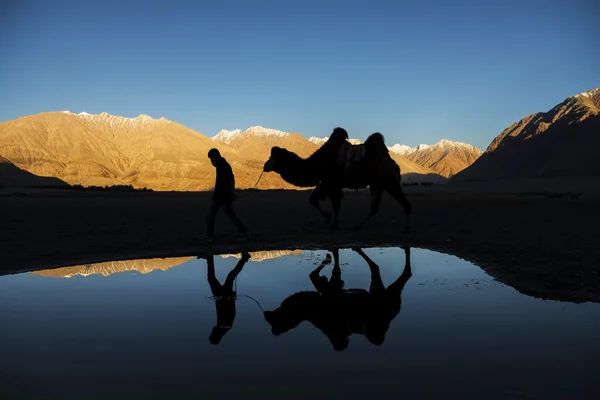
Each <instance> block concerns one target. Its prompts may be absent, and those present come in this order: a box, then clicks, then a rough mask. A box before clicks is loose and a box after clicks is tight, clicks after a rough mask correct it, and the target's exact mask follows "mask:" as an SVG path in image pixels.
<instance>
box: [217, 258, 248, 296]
mask: <svg viewBox="0 0 600 400" xmlns="http://www.w3.org/2000/svg"><path fill="white" fill-rule="evenodd" d="M249 259H250V254H248V253H242V258H241V259H240V261H238V262H237V264H236V266H235V268H234V269H232V270H231V272H230V273H229V274H227V278H226V279H225V283H224V284H223V289H225V290H226V291H227V292H229V293H232V292H233V282H234V281H235V278H237V276H238V275H239V273H240V272H242V268H244V265H246V262H248V260H249Z"/></svg>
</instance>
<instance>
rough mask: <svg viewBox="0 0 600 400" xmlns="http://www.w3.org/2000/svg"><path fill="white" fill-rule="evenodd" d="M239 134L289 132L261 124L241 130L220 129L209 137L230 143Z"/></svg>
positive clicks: (284, 134)
mask: <svg viewBox="0 0 600 400" xmlns="http://www.w3.org/2000/svg"><path fill="white" fill-rule="evenodd" d="M241 135H253V136H277V137H286V136H288V135H289V133H287V132H283V131H278V130H277V129H270V128H264V127H262V126H251V127H250V128H248V129H246V130H245V131H242V130H241V129H234V130H232V131H228V130H226V129H221V130H220V131H219V133H217V134H216V135H215V136H213V137H212V138H211V139H212V140H215V141H218V142H223V143H226V144H230V143H231V142H233V141H234V140H235V139H236V138H237V137H239V136H241Z"/></svg>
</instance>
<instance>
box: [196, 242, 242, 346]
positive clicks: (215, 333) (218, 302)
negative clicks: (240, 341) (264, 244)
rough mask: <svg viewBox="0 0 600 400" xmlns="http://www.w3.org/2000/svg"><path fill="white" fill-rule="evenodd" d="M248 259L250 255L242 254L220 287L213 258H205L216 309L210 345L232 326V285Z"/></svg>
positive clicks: (233, 297) (217, 341)
mask: <svg viewBox="0 0 600 400" xmlns="http://www.w3.org/2000/svg"><path fill="white" fill-rule="evenodd" d="M249 259H250V254H248V253H242V258H241V259H240V261H238V263H237V265H236V266H235V268H234V269H232V270H231V272H229V274H228V275H227V278H226V279H225V283H224V284H223V285H221V283H219V281H218V280H217V277H216V275H215V261H214V257H213V256H212V255H211V256H207V257H206V263H207V267H208V270H207V278H208V284H209V285H210V291H211V292H212V295H213V297H214V300H215V306H216V309H217V324H216V325H215V326H214V328H213V329H212V332H211V334H210V336H209V337H208V340H209V341H210V342H211V343H212V344H219V342H220V341H221V339H222V338H223V336H225V334H226V333H227V332H229V330H230V329H231V327H232V326H233V320H234V319H235V300H236V298H235V296H236V292H235V291H234V290H233V283H234V281H235V278H236V277H237V276H238V274H239V273H240V272H242V268H244V265H245V264H246V262H247V261H248V260H249Z"/></svg>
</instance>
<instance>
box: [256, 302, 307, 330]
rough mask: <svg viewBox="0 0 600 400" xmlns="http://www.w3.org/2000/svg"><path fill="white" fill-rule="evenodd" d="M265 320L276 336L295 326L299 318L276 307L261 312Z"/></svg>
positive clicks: (298, 322)
mask: <svg viewBox="0 0 600 400" xmlns="http://www.w3.org/2000/svg"><path fill="white" fill-rule="evenodd" d="M263 315H264V317H265V320H266V321H267V322H268V323H269V324H270V325H271V332H272V333H273V335H275V336H278V335H281V334H282V333H285V332H287V331H289V330H290V329H293V328H295V327H297V326H298V325H299V324H300V322H301V320H300V319H298V318H295V317H294V316H293V315H290V314H289V313H288V312H286V310H284V309H281V308H278V309H276V310H274V311H265V312H264V313H263Z"/></svg>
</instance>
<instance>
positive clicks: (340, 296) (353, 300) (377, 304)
mask: <svg viewBox="0 0 600 400" xmlns="http://www.w3.org/2000/svg"><path fill="white" fill-rule="evenodd" d="M353 250H354V251H356V252H357V253H358V254H360V255H361V256H362V258H363V259H364V260H365V261H366V262H367V264H368V265H369V268H370V270H371V286H370V288H369V291H366V290H364V289H347V290H344V289H343V288H342V286H343V281H341V278H338V277H336V278H334V277H333V276H332V280H330V281H328V282H327V280H326V279H323V277H320V276H319V271H321V270H322V269H323V267H324V266H325V265H326V264H328V263H330V262H331V257H329V255H328V257H327V258H326V259H325V260H324V261H323V262H322V263H321V265H319V267H317V268H316V269H315V270H314V271H313V272H312V273H311V274H310V278H311V280H312V282H313V284H314V286H315V288H316V289H317V292H308V291H304V292H298V293H295V294H293V295H291V296H289V297H288V298H287V299H285V300H284V301H283V302H282V303H281V306H279V307H278V308H277V309H276V310H274V311H265V313H264V316H265V319H266V320H267V322H269V324H271V329H272V332H273V334H274V335H281V334H282V333H285V332H287V331H289V330H290V329H294V328H295V327H297V326H298V325H299V324H300V323H301V322H302V321H309V322H310V323H312V324H313V325H314V326H315V327H317V328H318V329H320V330H321V331H322V332H323V333H324V334H325V335H327V337H328V338H329V340H330V341H331V344H332V345H333V348H334V349H335V350H338V351H341V350H344V349H346V347H348V344H349V338H350V335H352V334H353V333H356V334H362V335H365V337H366V338H367V339H368V340H369V342H371V343H373V344H375V345H381V344H382V343H383V342H384V340H385V334H386V332H387V331H388V329H389V327H390V323H391V322H392V320H393V319H394V318H395V317H396V316H397V315H398V313H399V312H400V305H401V302H402V299H401V294H402V289H404V285H405V284H406V282H407V281H408V280H409V279H410V277H411V276H412V272H411V266H410V249H409V248H405V249H404V253H405V256H406V261H405V266H404V271H403V272H402V275H400V277H399V278H398V279H396V281H395V282H394V283H392V284H391V285H389V286H388V287H387V288H386V287H385V286H384V285H383V282H382V281H381V275H380V273H379V267H378V266H377V264H375V263H374V262H373V260H371V259H370V258H369V257H368V256H367V255H366V254H365V253H364V252H363V251H362V250H361V249H353ZM334 254H335V253H334ZM338 268H339V266H338ZM335 273H336V272H335V267H334V274H335ZM334 274H333V275H334ZM340 282H341V284H340Z"/></svg>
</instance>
